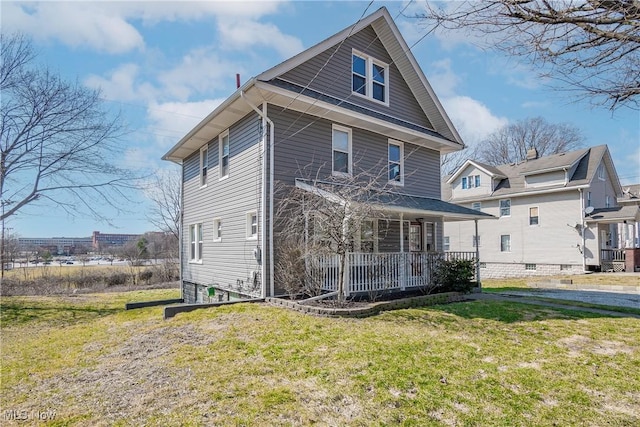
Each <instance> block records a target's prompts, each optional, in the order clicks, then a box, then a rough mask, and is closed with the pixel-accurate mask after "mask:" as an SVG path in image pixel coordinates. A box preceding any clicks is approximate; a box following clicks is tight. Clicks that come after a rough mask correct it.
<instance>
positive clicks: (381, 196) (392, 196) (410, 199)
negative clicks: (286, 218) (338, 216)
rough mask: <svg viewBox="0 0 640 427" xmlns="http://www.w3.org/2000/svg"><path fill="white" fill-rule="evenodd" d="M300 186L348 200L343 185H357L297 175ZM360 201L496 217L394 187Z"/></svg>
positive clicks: (411, 210)
mask: <svg viewBox="0 0 640 427" xmlns="http://www.w3.org/2000/svg"><path fill="white" fill-rule="evenodd" d="M296 187H298V188H301V189H303V190H306V191H309V192H312V193H314V194H318V195H320V196H322V197H327V198H332V199H334V200H336V201H339V200H340V201H344V198H343V197H342V196H341V194H344V193H343V192H342V191H341V188H345V187H352V188H353V187H355V186H354V185H347V184H338V183H332V182H326V181H311V180H306V179H296ZM360 198H361V199H362V200H355V202H360V203H370V204H373V205H374V206H376V208H377V209H379V210H381V211H384V212H395V213H403V214H409V215H422V216H435V217H441V218H442V219H443V220H445V221H469V220H474V219H496V217H495V216H493V215H490V214H488V213H484V212H480V211H476V210H474V209H469V208H465V207H464V206H460V205H456V204H454V203H448V202H444V201H442V200H440V199H435V198H431V197H422V196H413V195H409V194H402V193H396V192H392V191H385V190H380V191H367V192H364V193H362V194H361V196H360Z"/></svg>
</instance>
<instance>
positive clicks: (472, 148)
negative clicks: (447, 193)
mask: <svg viewBox="0 0 640 427" xmlns="http://www.w3.org/2000/svg"><path fill="white" fill-rule="evenodd" d="M479 152H480V144H474V145H467V146H466V147H465V148H464V149H462V150H460V151H455V152H453V153H447V154H444V155H442V156H440V173H441V174H442V176H446V175H451V174H452V173H454V172H455V171H457V170H458V169H460V167H461V166H462V165H463V164H464V162H465V161H467V160H468V159H477V158H478V153H479Z"/></svg>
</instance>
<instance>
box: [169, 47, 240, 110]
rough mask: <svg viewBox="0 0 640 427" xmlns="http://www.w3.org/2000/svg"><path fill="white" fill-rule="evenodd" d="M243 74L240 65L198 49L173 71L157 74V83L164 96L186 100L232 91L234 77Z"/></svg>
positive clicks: (206, 50) (191, 52)
mask: <svg viewBox="0 0 640 427" xmlns="http://www.w3.org/2000/svg"><path fill="white" fill-rule="evenodd" d="M244 71H245V68H244V66H243V65H240V64H237V63H234V62H231V61H228V60H225V59H222V58H220V56H219V55H218V54H217V53H216V52H215V50H214V49H212V48H198V49H194V50H192V51H190V52H189V53H188V54H186V55H185V56H184V57H183V58H182V61H181V62H180V64H178V65H177V66H176V67H174V68H173V69H171V70H168V71H163V72H160V73H159V75H158V81H159V82H160V83H161V84H162V85H163V88H162V92H163V94H164V95H166V96H169V97H170V98H172V99H178V100H187V99H188V98H189V97H190V96H191V95H192V94H193V93H194V92H198V93H203V92H207V91H211V90H215V89H220V87H232V88H235V75H236V73H240V74H243V73H244Z"/></svg>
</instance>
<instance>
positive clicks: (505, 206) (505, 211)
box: [500, 199, 511, 216]
mask: <svg viewBox="0 0 640 427" xmlns="http://www.w3.org/2000/svg"><path fill="white" fill-rule="evenodd" d="M500 216H511V199H504V200H500Z"/></svg>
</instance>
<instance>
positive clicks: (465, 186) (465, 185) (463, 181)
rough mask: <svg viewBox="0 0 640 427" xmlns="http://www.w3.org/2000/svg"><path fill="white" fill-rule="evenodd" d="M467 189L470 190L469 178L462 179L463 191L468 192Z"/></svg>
mask: <svg viewBox="0 0 640 427" xmlns="http://www.w3.org/2000/svg"><path fill="white" fill-rule="evenodd" d="M467 188H469V184H468V183H467V177H466V176H463V177H462V189H463V190H466V189H467Z"/></svg>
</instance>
